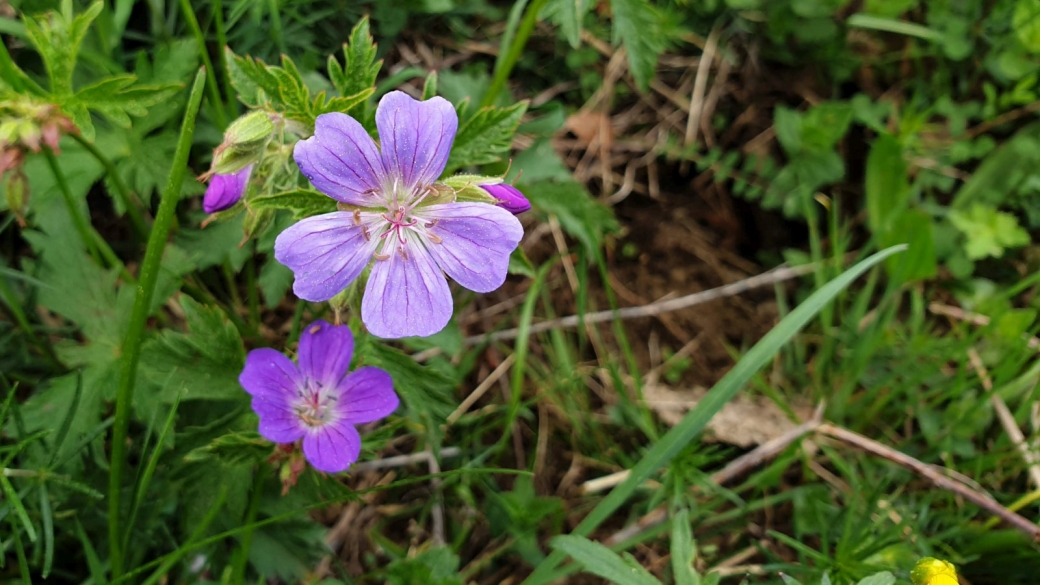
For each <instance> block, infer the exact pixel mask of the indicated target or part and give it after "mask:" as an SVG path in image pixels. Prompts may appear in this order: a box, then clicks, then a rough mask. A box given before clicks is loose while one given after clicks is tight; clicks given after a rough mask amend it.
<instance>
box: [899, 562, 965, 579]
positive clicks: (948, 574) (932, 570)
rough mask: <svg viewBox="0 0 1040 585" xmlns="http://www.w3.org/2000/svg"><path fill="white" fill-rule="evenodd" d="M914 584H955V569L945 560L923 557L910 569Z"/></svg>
mask: <svg viewBox="0 0 1040 585" xmlns="http://www.w3.org/2000/svg"><path fill="white" fill-rule="evenodd" d="M910 580H911V581H913V582H914V585H957V584H958V583H959V582H958V581H957V570H956V569H954V568H953V565H952V564H950V563H948V562H947V561H943V560H940V559H933V558H932V557H925V558H923V559H921V560H919V561H917V564H916V565H914V569H913V570H912V571H910Z"/></svg>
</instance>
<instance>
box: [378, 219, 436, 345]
mask: <svg viewBox="0 0 1040 585" xmlns="http://www.w3.org/2000/svg"><path fill="white" fill-rule="evenodd" d="M407 237H408V248H407V250H408V255H407V257H404V256H402V255H401V253H400V252H398V251H397V250H394V249H391V250H390V252H391V253H390V257H389V258H387V259H386V260H377V261H376V263H375V264H374V265H373V266H372V273H371V274H370V275H369V277H368V286H366V287H365V297H364V299H362V301H361V320H362V321H364V322H365V325H366V326H367V327H368V330H369V331H370V332H371V333H372V334H373V335H376V336H378V337H384V338H388V339H395V338H398V337H409V336H413V335H418V336H420V337H425V336H427V335H433V334H434V333H437V332H438V331H440V330H441V329H444V326H445V325H447V324H448V319H451V312H452V309H453V307H452V303H451V291H450V290H449V289H448V282H447V281H446V280H445V279H444V275H443V274H442V273H441V271H440V269H439V268H437V265H436V264H435V263H434V261H433V259H432V258H431V257H430V254H429V252H428V251H427V250H426V248H425V247H423V245H422V242H420V241H419V240H418V237H417V236H415V235H413V234H409V235H408V236H407Z"/></svg>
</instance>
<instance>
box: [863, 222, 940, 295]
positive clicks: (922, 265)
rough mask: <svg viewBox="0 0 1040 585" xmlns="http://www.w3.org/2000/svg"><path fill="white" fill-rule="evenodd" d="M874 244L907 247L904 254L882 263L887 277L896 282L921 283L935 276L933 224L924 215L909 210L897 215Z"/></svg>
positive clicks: (936, 265) (936, 266)
mask: <svg viewBox="0 0 1040 585" xmlns="http://www.w3.org/2000/svg"><path fill="white" fill-rule="evenodd" d="M878 241H879V242H880V244H881V246H883V247H889V246H894V245H896V244H906V245H907V246H908V249H907V252H906V254H901V255H899V256H898V257H894V258H889V259H888V260H887V261H886V262H885V265H886V267H887V268H888V271H889V274H891V275H892V278H893V279H895V280H896V281H898V282H913V281H916V280H923V279H927V278H932V277H933V276H935V275H936V273H937V272H938V262H937V261H936V253H935V235H934V222H933V221H932V217H931V216H930V215H928V214H927V213H925V212H924V211H920V210H916V209H911V210H907V211H904V212H903V213H901V214H899V216H898V217H896V219H895V221H894V222H892V225H891V226H890V229H889V230H887V231H886V232H884V233H883V234H881V236H880V237H879V238H878Z"/></svg>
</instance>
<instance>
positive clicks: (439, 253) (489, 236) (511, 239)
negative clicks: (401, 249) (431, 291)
mask: <svg viewBox="0 0 1040 585" xmlns="http://www.w3.org/2000/svg"><path fill="white" fill-rule="evenodd" d="M416 216H420V217H422V218H423V219H424V220H427V221H429V222H431V223H434V225H433V227H431V228H429V230H428V231H429V233H430V234H433V235H435V236H437V237H439V238H440V239H441V242H440V243H436V244H435V243H433V242H430V243H429V244H427V248H428V249H429V250H430V254H431V255H432V256H433V258H434V259H435V260H436V261H437V265H438V266H440V267H441V270H443V271H444V272H446V273H447V274H448V276H450V277H451V278H452V279H454V280H455V282H458V283H459V284H461V285H462V286H464V287H466V288H468V289H470V290H472V291H476V292H480V293H484V292H491V291H493V290H495V289H496V288H498V287H500V286H502V283H503V282H505V280H506V273H507V272H508V271H509V255H510V254H511V253H512V252H513V250H515V249H516V246H517V244H519V243H520V238H522V237H523V236H524V228H523V226H521V225H520V220H518V219H516V218H515V217H513V214H512V213H510V212H509V211H507V210H505V209H503V208H501V207H498V206H495V205H490V204H487V203H439V204H437V205H430V206H427V207H423V208H420V209H419V210H418V211H417V213H416Z"/></svg>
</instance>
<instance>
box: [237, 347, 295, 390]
mask: <svg viewBox="0 0 1040 585" xmlns="http://www.w3.org/2000/svg"><path fill="white" fill-rule="evenodd" d="M238 383H239V384H241V385H242V388H245V391H246V392H248V393H249V394H251V395H252V396H253V397H259V396H282V397H285V399H286V400H289V399H290V398H291V397H293V396H295V395H296V391H297V389H298V388H300V383H301V380H300V372H299V370H297V369H296V365H295V364H293V363H292V361H290V360H289V358H287V357H285V356H284V355H282V354H281V353H279V352H277V351H275V350H273V349H271V348H269V347H264V348H260V349H254V350H253V351H251V352H249V355H247V356H246V366H245V367H244V368H242V373H241V374H239V376H238Z"/></svg>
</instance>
